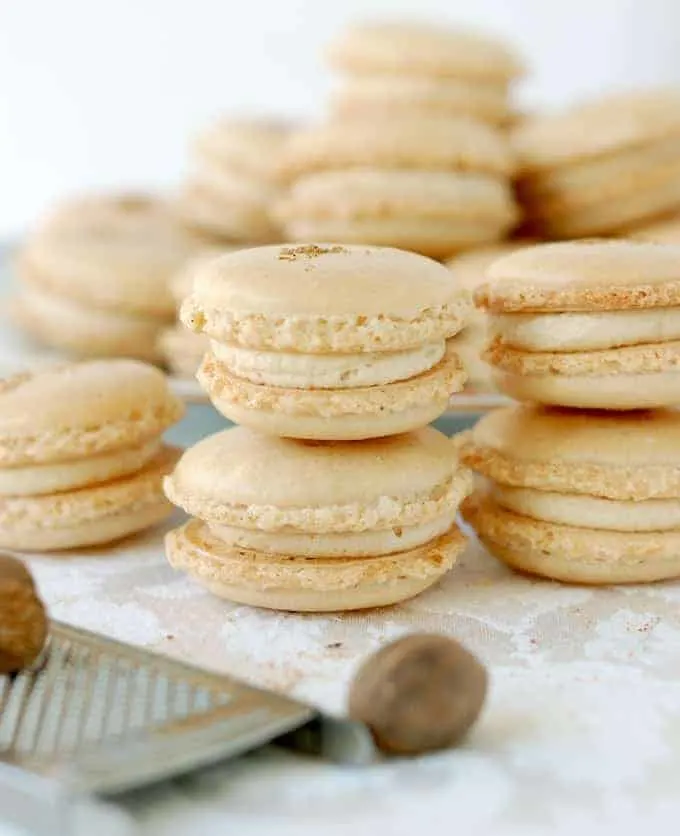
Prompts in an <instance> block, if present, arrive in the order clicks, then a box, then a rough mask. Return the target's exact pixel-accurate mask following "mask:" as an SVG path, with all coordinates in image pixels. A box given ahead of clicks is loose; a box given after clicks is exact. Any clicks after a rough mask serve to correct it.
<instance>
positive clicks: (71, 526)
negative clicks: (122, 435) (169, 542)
mask: <svg viewBox="0 0 680 836" xmlns="http://www.w3.org/2000/svg"><path fill="white" fill-rule="evenodd" d="M178 455H179V451H178V450H177V449H176V448H171V447H165V448H163V449H162V450H161V451H160V452H159V454H158V455H157V456H156V457H155V458H154V459H152V460H151V461H150V462H149V463H148V464H147V465H146V466H145V467H143V468H142V469H141V470H139V471H137V472H136V473H133V474H131V475H129V476H125V477H122V478H119V479H115V480H113V481H110V482H104V483H102V484H100V485H95V486H94V487H85V488H81V489H80V490H76V491H67V492H63V493H57V494H49V495H46V496H34V497H12V498H1V499H0V548H9V549H19V550H23V551H52V550H60V549H72V548H79V547H81V546H91V545H98V544H100V543H108V542H111V541H113V540H116V539H119V538H121V537H125V536H127V535H128V534H132V533H134V532H136V531H140V530H141V529H143V528H146V527H148V526H150V525H153V524H155V523H157V522H160V521H161V520H163V519H165V518H167V517H169V516H170V515H171V513H172V506H171V505H170V503H169V502H168V501H167V500H166V499H165V497H164V495H163V491H162V479H163V476H164V475H165V474H167V473H168V472H169V471H170V470H171V469H172V467H173V465H174V464H175V462H176V460H177V458H178Z"/></svg>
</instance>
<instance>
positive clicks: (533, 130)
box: [513, 89, 680, 238]
mask: <svg viewBox="0 0 680 836" xmlns="http://www.w3.org/2000/svg"><path fill="white" fill-rule="evenodd" d="M679 138H680V93H678V91H677V90H672V89H659V90H648V91H643V92H636V93H619V94H616V95H612V96H607V97H604V98H601V99H599V100H595V101H591V102H587V103H586V104H582V105H578V106H577V107H574V108H572V109H570V110H568V111H566V112H564V113H559V114H556V115H548V116H537V117H534V118H530V119H527V120H526V121H524V122H523V123H522V124H521V125H520V126H519V127H518V128H517V130H516V131H515V133H514V136H513V140H514V141H513V145H514V148H515V151H516V154H517V158H518V164H519V168H520V172H521V174H522V178H521V182H520V196H521V198H522V202H523V204H524V207H525V210H526V212H527V214H528V219H529V221H530V223H531V224H532V226H533V228H534V229H535V230H536V231H538V232H540V233H541V234H543V235H547V236H550V237H554V238H582V237H586V236H588V235H604V234H609V233H614V232H619V231H621V230H625V229H627V228H630V227H635V226H637V225H640V224H641V223H643V222H645V221H648V220H649V219H651V218H654V217H655V216H657V215H660V214H663V213H666V212H670V211H673V210H675V209H677V208H678V207H680V145H679V144H678V139H679Z"/></svg>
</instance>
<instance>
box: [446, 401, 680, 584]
mask: <svg viewBox="0 0 680 836" xmlns="http://www.w3.org/2000/svg"><path fill="white" fill-rule="evenodd" d="M678 451H680V414H679V413H677V412H675V411H672V410H656V411H636V412H627V413H611V412H588V413H586V412H582V411H576V410H567V409H551V408H545V407H538V406H530V405H519V404H518V405H515V406H510V407H507V408H503V409H499V410H495V411H494V412H492V413H489V414H488V415H486V416H485V417H483V418H482V419H481V420H480V421H479V422H478V424H477V425H476V426H475V428H474V430H473V431H472V435H471V438H470V439H468V440H467V441H466V443H465V444H464V445H463V449H462V453H461V458H462V461H463V462H464V463H465V464H466V465H467V466H469V467H471V468H472V469H473V470H474V471H476V472H477V473H479V474H481V475H482V476H483V477H485V479H486V480H487V483H488V484H487V487H486V488H485V489H483V490H478V491H477V492H476V493H475V495H474V496H473V497H471V498H470V499H469V500H467V501H466V503H464V505H463V514H464V517H465V519H466V520H467V521H468V522H469V523H470V524H471V525H472V526H473V527H474V528H475V529H476V531H477V533H478V535H479V537H480V539H481V540H482V541H483V542H484V544H485V545H486V546H487V547H488V549H489V551H490V552H491V553H492V554H495V555H496V556H497V557H499V558H500V559H501V560H503V561H504V562H506V563H508V564H509V565H510V566H512V567H514V568H517V569H520V570H523V571H527V572H532V573H535V574H539V575H544V576H546V577H549V578H554V579H557V580H563V581H569V582H576V583H635V582H641V581H653V580H661V579H664V578H672V577H676V576H678V575H680V558H679V557H678V546H679V545H680V455H679V453H678Z"/></svg>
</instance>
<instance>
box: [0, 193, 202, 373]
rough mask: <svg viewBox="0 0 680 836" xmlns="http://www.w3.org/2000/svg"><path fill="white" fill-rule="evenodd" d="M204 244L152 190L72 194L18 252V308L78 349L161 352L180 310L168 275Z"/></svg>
mask: <svg viewBox="0 0 680 836" xmlns="http://www.w3.org/2000/svg"><path fill="white" fill-rule="evenodd" d="M204 246H205V244H204V242H203V240H201V239H199V238H197V237H195V236H193V235H190V234H189V233H187V232H186V231H185V230H184V229H183V228H182V227H181V226H180V225H179V224H178V222H177V221H176V219H175V218H174V217H173V216H172V214H171V211H170V209H169V206H168V205H167V204H166V203H164V202H162V201H160V200H157V199H155V198H152V197H148V196H144V195H133V194H128V195H125V194H121V195H100V196H90V197H84V198H79V199H75V200H71V201H67V202H66V203H64V204H63V205H62V206H60V207H58V208H57V209H56V210H55V211H54V212H53V213H52V214H51V215H50V216H49V217H48V218H47V219H46V220H45V221H44V222H43V223H42V224H41V225H40V226H39V227H38V229H37V230H36V231H35V233H34V234H33V235H31V236H30V237H29V238H28V240H27V243H26V245H25V246H24V248H23V249H22V250H21V252H20V253H19V256H18V259H17V265H16V266H17V276H18V279H19V287H18V293H17V297H16V299H15V300H14V303H13V305H12V310H13V312H14V318H15V319H16V321H17V323H18V324H19V325H20V327H22V328H23V329H24V330H25V331H27V332H28V333H29V334H30V335H31V336H33V337H34V338H36V339H38V340H39V341H40V342H42V343H44V344H46V345H50V346H53V347H55V348H59V349H62V350H65V351H66V352H68V353H70V354H73V355H76V356H80V357H98V356H128V357H136V358H138V359H144V360H157V359H158V354H157V350H156V340H157V337H158V334H159V332H160V330H161V329H162V328H163V327H164V325H165V324H166V323H167V321H168V320H169V319H170V318H171V317H172V315H173V311H174V301H173V299H172V295H171V293H170V289H169V280H170V278H171V276H172V275H173V274H174V273H175V272H176V271H177V270H178V269H179V267H180V266H181V265H182V264H183V263H184V262H185V261H186V259H187V258H189V257H191V256H192V255H194V254H196V253H197V252H199V251H200V250H201V249H202V248H203V247H204Z"/></svg>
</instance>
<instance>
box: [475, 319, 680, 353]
mask: <svg viewBox="0 0 680 836" xmlns="http://www.w3.org/2000/svg"><path fill="white" fill-rule="evenodd" d="M489 322H490V329H491V332H492V334H493V335H494V336H496V337H500V339H501V340H502V342H503V343H505V344H506V345H510V346H513V347H514V348H520V349H524V350H525V351H589V350H591V349H593V350H594V349H601V348H617V347H618V346H622V345H638V344H640V343H661V342H667V341H668V340H677V339H680V308H654V309H653V310H637V311H601V312H592V313H551V314H534V313H531V314H529V313H527V314H522V313H516V314H498V315H494V316H490V317H489Z"/></svg>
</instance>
